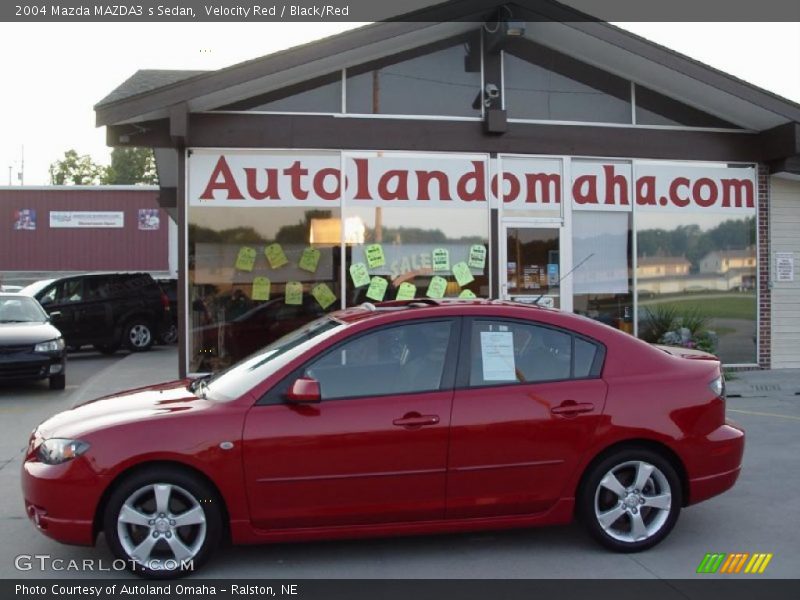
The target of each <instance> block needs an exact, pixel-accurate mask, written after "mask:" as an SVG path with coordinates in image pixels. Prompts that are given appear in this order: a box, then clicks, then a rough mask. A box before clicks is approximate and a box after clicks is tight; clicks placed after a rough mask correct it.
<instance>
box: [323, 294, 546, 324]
mask: <svg viewBox="0 0 800 600" xmlns="http://www.w3.org/2000/svg"><path fill="white" fill-rule="evenodd" d="M487 308H491V309H502V308H507V309H511V310H514V311H517V310H519V311H524V310H526V309H527V310H536V311H545V312H553V313H558V312H560V311H557V310H555V309H550V308H544V307H542V306H538V305H535V304H523V303H521V302H511V301H509V300H490V299H486V298H469V299H466V298H444V299H441V300H434V299H430V298H415V299H413V300H394V301H389V302H380V303H377V304H373V303H371V302H364V303H363V304H361V305H359V306H354V307H351V308H347V309H344V310H340V311H337V312H335V313H333V316H334V317H335V318H336V319H338V320H340V321H343V322H345V323H355V322H359V321H365V320H370V319H381V318H382V317H386V316H388V315H398V314H403V315H406V316H410V314H409V313H410V312H411V311H413V315H414V316H413V317H412V318H417V317H429V316H445V315H446V316H459V315H470V314H480V313H485V312H486V310H485V309H487ZM492 312H494V311H492ZM498 312H499V311H498Z"/></svg>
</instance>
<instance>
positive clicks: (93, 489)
mask: <svg viewBox="0 0 800 600" xmlns="http://www.w3.org/2000/svg"><path fill="white" fill-rule="evenodd" d="M101 489H102V486H101V483H100V481H99V479H98V477H97V475H96V474H95V473H94V471H92V469H91V468H90V466H89V464H88V462H87V460H86V459H85V457H78V458H76V459H75V460H71V461H69V462H66V463H63V464H60V465H46V464H44V463H41V462H38V461H35V460H26V461H25V462H23V464H22V496H23V498H24V500H25V514H27V515H28V518H29V519H30V520H31V521H32V522H33V524H34V525H35V526H36V528H37V529H38V530H39V531H41V532H42V533H43V534H45V535H46V536H48V537H51V538H53V539H54V540H57V541H59V542H62V543H64V544H77V545H81V546H91V545H93V544H94V540H95V530H94V515H95V510H96V507H97V505H98V502H99V501H100V493H101V492H100V490H101Z"/></svg>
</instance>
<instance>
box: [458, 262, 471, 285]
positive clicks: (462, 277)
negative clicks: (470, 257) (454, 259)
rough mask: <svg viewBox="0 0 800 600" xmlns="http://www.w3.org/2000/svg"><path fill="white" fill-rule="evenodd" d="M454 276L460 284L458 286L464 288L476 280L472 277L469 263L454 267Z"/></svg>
mask: <svg viewBox="0 0 800 600" xmlns="http://www.w3.org/2000/svg"><path fill="white" fill-rule="evenodd" d="M453 275H454V276H455V278H456V281H457V282H458V285H460V286H461V287H464V286H465V285H469V284H470V283H472V282H473V281H475V278H474V277H473V276H472V272H471V271H470V270H469V267H468V266H467V263H465V262H460V263H456V264H454V265H453Z"/></svg>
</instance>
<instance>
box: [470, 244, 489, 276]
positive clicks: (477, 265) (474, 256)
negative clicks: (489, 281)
mask: <svg viewBox="0 0 800 600" xmlns="http://www.w3.org/2000/svg"><path fill="white" fill-rule="evenodd" d="M469 266H470V267H472V268H473V269H481V270H483V269H484V268H485V267H486V246H481V245H480V244H476V245H474V246H471V247H470V249H469Z"/></svg>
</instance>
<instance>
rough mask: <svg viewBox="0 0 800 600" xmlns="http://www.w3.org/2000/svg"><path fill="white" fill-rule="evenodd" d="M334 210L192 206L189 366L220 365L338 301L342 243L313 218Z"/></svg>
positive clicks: (193, 369) (333, 214)
mask: <svg viewBox="0 0 800 600" xmlns="http://www.w3.org/2000/svg"><path fill="white" fill-rule="evenodd" d="M338 218H339V210H338V209H335V210H306V209H303V208H270V209H268V210H264V209H260V208H235V209H223V208H210V207H208V208H205V207H204V208H193V209H192V210H190V211H189V274H188V277H189V306H190V316H189V357H190V364H189V370H190V372H205V371H218V370H220V369H222V368H224V367H226V366H228V365H230V364H232V363H233V362H236V361H238V360H240V359H241V358H244V357H245V356H247V355H248V354H250V353H252V352H254V351H256V350H257V349H259V348H261V347H263V346H266V345H267V344H269V343H270V342H272V341H274V340H276V339H278V338H280V337H281V336H283V335H285V334H287V333H289V332H290V331H293V330H295V329H297V328H298V327H300V326H301V325H303V324H305V323H307V322H308V321H311V320H312V319H315V318H317V317H318V316H320V315H322V314H323V313H325V312H328V311H331V310H336V309H338V308H339V307H340V305H341V301H340V297H341V293H340V289H339V255H340V251H339V243H338V240H337V242H336V243H329V242H326V241H320V240H318V239H313V237H312V223H313V222H315V221H316V220H329V219H338Z"/></svg>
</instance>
